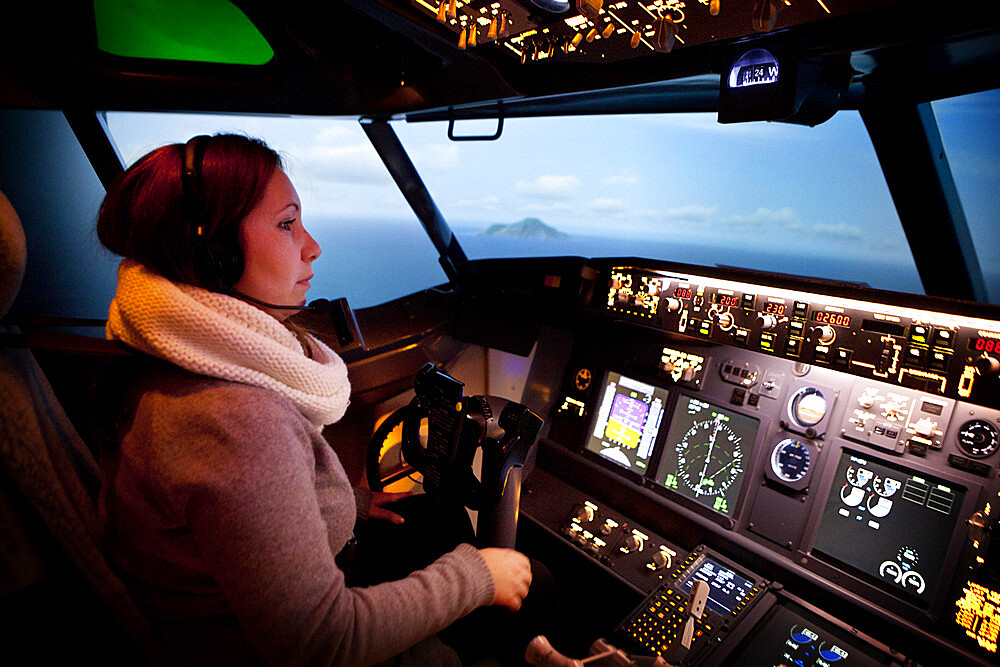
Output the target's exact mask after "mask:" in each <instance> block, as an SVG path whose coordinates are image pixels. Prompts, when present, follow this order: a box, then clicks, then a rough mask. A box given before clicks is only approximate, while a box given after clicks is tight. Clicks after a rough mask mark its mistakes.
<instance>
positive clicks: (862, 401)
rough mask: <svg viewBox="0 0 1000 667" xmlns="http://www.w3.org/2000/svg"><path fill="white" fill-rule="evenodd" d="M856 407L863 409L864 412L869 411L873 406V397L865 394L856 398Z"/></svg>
mask: <svg viewBox="0 0 1000 667" xmlns="http://www.w3.org/2000/svg"><path fill="white" fill-rule="evenodd" d="M858 405H860V406H861V407H863V408H864V409H865V410H870V409H871V407H872V406H873V405H875V397H874V396H872V395H871V394H869V393H868V392H865V393H863V394H861V395H860V396H858Z"/></svg>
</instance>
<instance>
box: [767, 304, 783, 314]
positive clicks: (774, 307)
mask: <svg viewBox="0 0 1000 667" xmlns="http://www.w3.org/2000/svg"><path fill="white" fill-rule="evenodd" d="M764 312H765V313H770V314H772V315H784V314H785V304H783V303H769V304H767V305H766V306H764Z"/></svg>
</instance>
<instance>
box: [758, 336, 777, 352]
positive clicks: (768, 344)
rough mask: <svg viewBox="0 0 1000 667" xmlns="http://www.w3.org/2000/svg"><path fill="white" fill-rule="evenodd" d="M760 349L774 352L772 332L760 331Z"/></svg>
mask: <svg viewBox="0 0 1000 667" xmlns="http://www.w3.org/2000/svg"><path fill="white" fill-rule="evenodd" d="M760 349H762V350H763V351H765V352H774V334H773V333H767V332H764V333H761V335H760Z"/></svg>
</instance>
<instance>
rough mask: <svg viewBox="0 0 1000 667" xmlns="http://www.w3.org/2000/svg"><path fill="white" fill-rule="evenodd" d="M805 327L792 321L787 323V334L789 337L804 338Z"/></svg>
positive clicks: (803, 323)
mask: <svg viewBox="0 0 1000 667" xmlns="http://www.w3.org/2000/svg"><path fill="white" fill-rule="evenodd" d="M805 329H806V325H805V322H797V321H795V320H792V321H791V322H789V323H788V334H789V335H790V336H804V335H805Z"/></svg>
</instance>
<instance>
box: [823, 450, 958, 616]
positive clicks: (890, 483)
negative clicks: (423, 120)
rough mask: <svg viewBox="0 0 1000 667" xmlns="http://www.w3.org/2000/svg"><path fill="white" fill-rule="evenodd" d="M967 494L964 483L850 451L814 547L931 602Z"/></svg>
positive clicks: (879, 581)
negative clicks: (959, 484) (956, 482)
mask: <svg viewBox="0 0 1000 667" xmlns="http://www.w3.org/2000/svg"><path fill="white" fill-rule="evenodd" d="M964 498H965V488H964V487H961V486H958V485H955V484H952V483H950V482H945V481H944V480H941V479H937V478H935V477H932V476H930V475H924V474H922V473H916V472H914V471H911V470H907V469H905V468H903V467H901V466H890V465H889V464H887V463H883V462H880V461H875V460H873V459H868V458H862V457H861V456H858V455H856V454H852V453H851V452H849V451H844V452H842V453H841V457H840V465H839V466H838V468H837V476H836V477H835V478H834V483H833V488H832V489H830V496H829V497H828V498H827V501H826V507H825V509H824V510H823V518H822V519H821V521H820V525H819V529H818V530H817V533H816V542H815V544H814V545H813V551H816V552H820V553H822V554H826V555H827V556H830V557H832V558H833V559H835V560H837V561H840V562H841V563H844V564H846V565H849V566H851V567H854V568H856V569H858V570H860V571H861V572H863V573H864V574H866V575H868V577H870V578H872V579H873V580H874V581H875V582H876V583H877V584H878V585H879V586H881V587H882V588H885V589H887V590H889V591H890V592H894V593H904V594H906V595H907V596H910V597H912V598H916V599H917V600H919V601H921V602H923V603H924V604H927V603H929V602H930V600H931V599H932V598H933V596H934V592H935V590H936V589H937V586H938V580H939V579H940V576H941V572H942V569H943V567H944V558H945V554H946V552H947V550H948V545H949V544H950V542H951V537H952V534H953V533H954V531H955V527H956V524H957V522H958V515H959V511H960V510H961V508H962V500H963V499H964Z"/></svg>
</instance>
